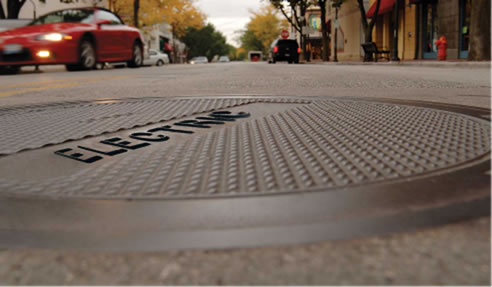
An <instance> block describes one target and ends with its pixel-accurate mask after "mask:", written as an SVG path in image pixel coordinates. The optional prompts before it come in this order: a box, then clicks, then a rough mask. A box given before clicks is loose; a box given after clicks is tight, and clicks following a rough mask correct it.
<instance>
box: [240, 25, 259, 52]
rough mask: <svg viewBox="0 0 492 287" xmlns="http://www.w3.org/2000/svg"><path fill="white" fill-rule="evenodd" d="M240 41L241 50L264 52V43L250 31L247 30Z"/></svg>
mask: <svg viewBox="0 0 492 287" xmlns="http://www.w3.org/2000/svg"><path fill="white" fill-rule="evenodd" d="M239 41H240V42H241V48H244V49H246V50H247V51H264V50H265V46H264V45H263V43H262V42H261V41H260V39H258V38H257V37H256V35H255V33H254V32H253V31H252V30H250V29H246V30H245V31H244V32H243V33H242V35H241V37H240V38H239Z"/></svg>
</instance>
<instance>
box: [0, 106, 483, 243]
mask: <svg viewBox="0 0 492 287" xmlns="http://www.w3.org/2000/svg"><path fill="white" fill-rule="evenodd" d="M487 115H489V111H488V110H482V109H476V108H467V107H460V106H451V105H437V104H430V103H418V102H414V103H406V102H395V101H392V102H389V101H382V100H373V101H364V100H357V99H319V98H317V99H310V98H302V99H301V98H287V97H285V98H274V97H265V98H257V97H251V98H248V97H229V98H227V97H223V98H180V99H157V98H151V99H133V100H107V101H98V102H78V103H64V104H56V105H37V106H26V107H14V108H5V109H2V110H0V122H1V126H2V134H0V155H1V156H0V190H1V191H0V192H1V193H0V196H1V197H2V201H1V202H0V206H1V208H0V246H5V247H33V246H34V247H73V248H94V249H139V250H142V249H144V250H145V249H149V250H151V249H166V248H191V247H194V248H196V247H216V248H223V247H234V246H255V245H263V244H278V243H296V242H306V241H315V240H323V239H340V238H349V237H352V236H360V235H364V234H375V233H384V232H391V231H398V230H409V229H412V228H416V227H420V226H428V225H434V224H441V223H445V222H449V221H453V220H457V219H462V218H467V217H472V216H479V215H486V214H489V212H490V211H489V199H490V196H489V188H490V182H489V177H490V172H489V162H490V123H489V121H488V120H487V119H486V116H487Z"/></svg>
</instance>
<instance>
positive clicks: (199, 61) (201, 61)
mask: <svg viewBox="0 0 492 287" xmlns="http://www.w3.org/2000/svg"><path fill="white" fill-rule="evenodd" d="M207 63H208V59H207V57H204V56H201V57H193V58H191V60H190V64H192V65H194V64H207Z"/></svg>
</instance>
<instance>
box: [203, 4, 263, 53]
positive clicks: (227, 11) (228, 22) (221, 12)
mask: <svg viewBox="0 0 492 287" xmlns="http://www.w3.org/2000/svg"><path fill="white" fill-rule="evenodd" d="M264 3H266V1H264ZM262 4H263V3H262V1H261V0H197V2H196V5H197V6H198V7H199V8H200V9H201V10H202V11H203V12H204V13H205V14H206V15H207V20H208V22H210V23H212V24H213V25H214V26H215V28H216V29H217V30H219V31H220V32H222V34H224V36H226V38H227V42H228V43H229V44H231V45H234V46H239V43H238V42H237V41H236V39H235V38H237V34H236V33H235V32H236V31H238V30H243V29H244V27H245V26H246V24H247V23H248V22H249V18H250V13H249V10H254V11H256V10H258V9H259V8H260V7H261V5H262Z"/></svg>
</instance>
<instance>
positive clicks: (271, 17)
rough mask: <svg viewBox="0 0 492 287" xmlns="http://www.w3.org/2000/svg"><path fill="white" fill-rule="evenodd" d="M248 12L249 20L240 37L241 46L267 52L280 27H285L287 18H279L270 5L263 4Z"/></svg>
mask: <svg viewBox="0 0 492 287" xmlns="http://www.w3.org/2000/svg"><path fill="white" fill-rule="evenodd" d="M250 13H251V20H250V21H249V23H248V24H247V26H246V30H245V31H243V34H242V35H241V37H240V41H241V46H242V47H243V48H245V49H247V50H262V51H263V53H268V47H270V44H271V43H272V42H273V41H274V40H275V39H277V38H278V36H279V35H280V32H281V31H282V29H287V27H288V24H287V20H285V19H281V18H280V17H279V16H278V15H277V11H276V9H275V8H274V7H273V6H272V5H265V6H263V7H261V8H260V10H259V11H257V12H255V11H250Z"/></svg>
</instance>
